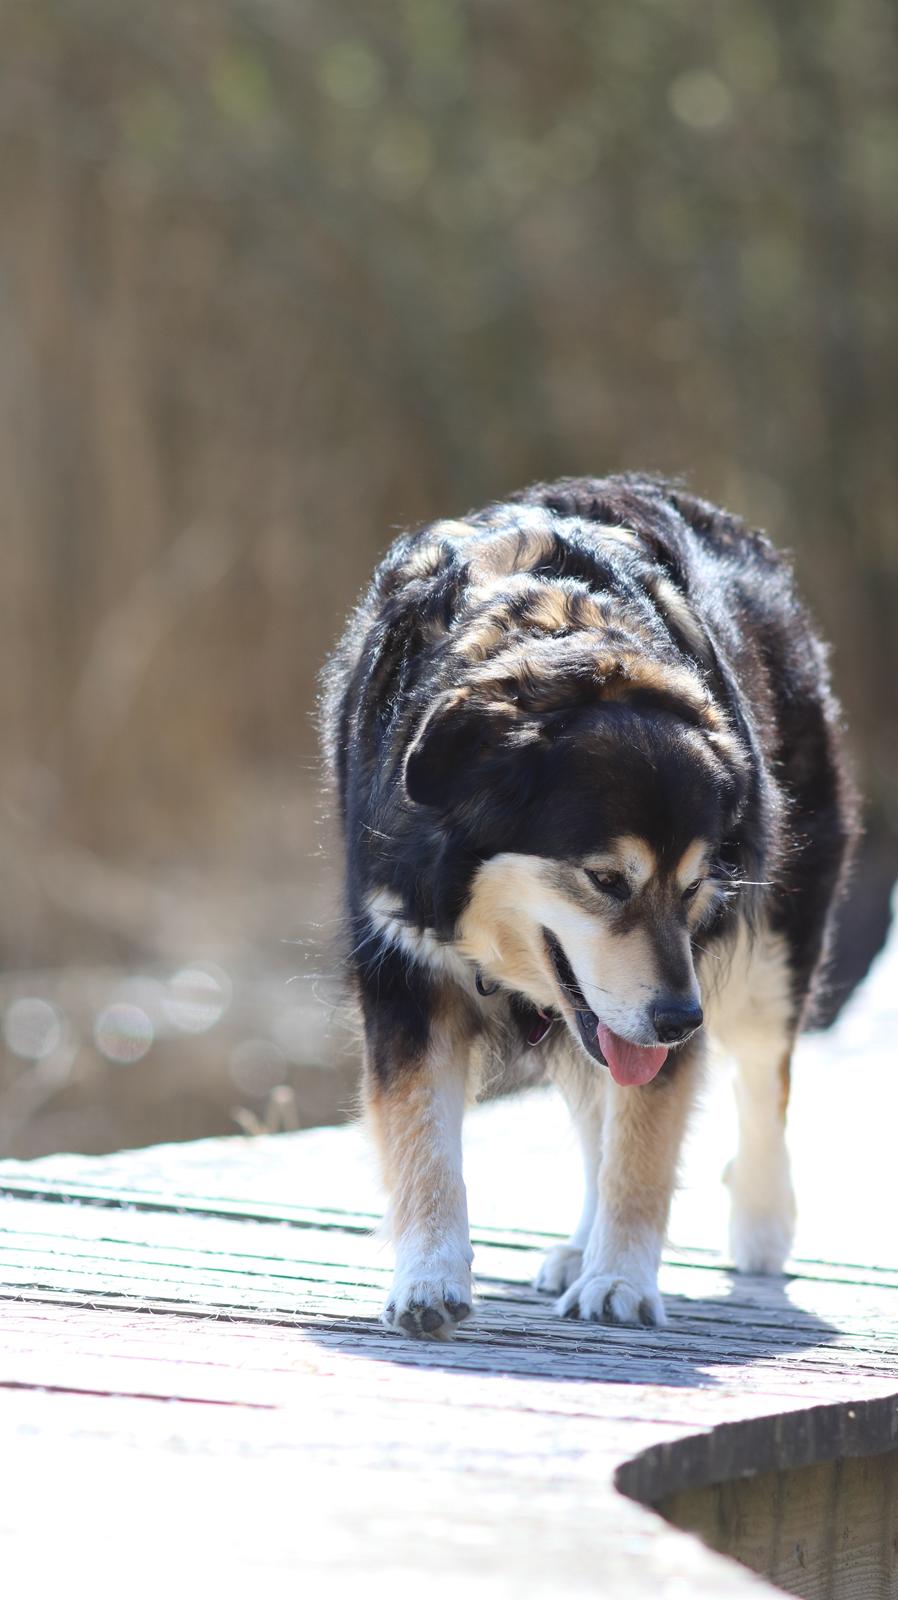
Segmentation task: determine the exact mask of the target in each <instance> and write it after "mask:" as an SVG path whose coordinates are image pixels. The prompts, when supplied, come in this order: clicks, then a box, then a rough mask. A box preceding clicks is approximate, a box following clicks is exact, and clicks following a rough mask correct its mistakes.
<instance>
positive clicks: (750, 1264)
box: [730, 1202, 795, 1276]
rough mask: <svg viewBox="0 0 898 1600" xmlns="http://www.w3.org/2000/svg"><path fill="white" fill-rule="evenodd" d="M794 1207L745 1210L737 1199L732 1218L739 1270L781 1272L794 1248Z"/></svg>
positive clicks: (733, 1246) (732, 1249)
mask: <svg viewBox="0 0 898 1600" xmlns="http://www.w3.org/2000/svg"><path fill="white" fill-rule="evenodd" d="M794 1233H795V1210H794V1207H792V1208H791V1209H790V1208H787V1207H784V1208H783V1209H780V1210H774V1211H743V1210H742V1208H741V1207H740V1206H738V1205H737V1204H736V1203H735V1202H734V1204H733V1210H732V1214H731V1217H730V1252H731V1254H732V1257H733V1261H734V1263H735V1266H736V1271H737V1272H763V1273H769V1274H770V1275H772V1276H776V1275H777V1274H781V1273H782V1271H783V1268H784V1267H785V1264H786V1261H787V1260H788V1257H789V1253H790V1251H791V1249H792V1239H793V1236H794Z"/></svg>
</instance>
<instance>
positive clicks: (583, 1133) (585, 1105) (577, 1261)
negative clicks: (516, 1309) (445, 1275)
mask: <svg viewBox="0 0 898 1600" xmlns="http://www.w3.org/2000/svg"><path fill="white" fill-rule="evenodd" d="M552 1076H553V1078H554V1080H555V1082H556V1083H557V1085H558V1087H559V1089H560V1090H561V1092H562V1094H563V1095H564V1098H565V1100H566V1102H567V1106H568V1110H569V1111H570V1114H571V1118H572V1120H573V1123H574V1127H575V1128H576V1130H577V1137H578V1139H579V1141H580V1153H581V1156H582V1159H583V1179H584V1193H583V1210H582V1212H581V1215H580V1221H579V1222H578V1223H577V1226H576V1228H575V1229H574V1231H573V1233H572V1234H571V1236H570V1238H569V1240H568V1241H567V1244H556V1245H554V1246H553V1247H552V1249H551V1250H550V1251H549V1252H548V1253H547V1255H546V1258H545V1260H544V1261H543V1264H542V1266H541V1267H540V1269H539V1272H538V1273H537V1274H536V1277H535V1278H534V1280H533V1287H534V1288H535V1289H542V1290H543V1291H544V1292H545V1293H546V1294H554V1295H558V1294H561V1293H562V1291H563V1290H565V1289H568V1288H570V1285H571V1284H572V1283H573V1282H574V1279H575V1278H578V1277H579V1276H580V1272H581V1269H582V1263H583V1251H584V1250H585V1248H586V1245H587V1242H588V1240H589V1235H590V1233H591V1232H592V1226H593V1223H594V1222H595V1216H596V1207H597V1205H598V1199H599V1187H598V1186H599V1161H600V1160H601V1154H602V1100H601V1092H600V1085H599V1082H598V1077H597V1074H596V1070H595V1068H594V1067H593V1066H591V1065H584V1066H583V1067H581V1065H580V1062H579V1061H576V1060H574V1059H573V1058H572V1054H571V1052H570V1050H566V1049H565V1048H564V1045H563V1044H562V1045H560V1046H558V1047H556V1063H555V1064H554V1067H553V1073H552Z"/></svg>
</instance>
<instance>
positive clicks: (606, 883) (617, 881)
mask: <svg viewBox="0 0 898 1600" xmlns="http://www.w3.org/2000/svg"><path fill="white" fill-rule="evenodd" d="M583 870H584V872H585V873H586V876H587V878H588V879H589V881H590V883H591V884H592V886H593V888H594V889H598V890H599V893H600V894H607V895H610V896H611V898H612V900H629V898H630V885H629V884H628V882H627V880H626V878H625V877H624V875H623V873H622V872H591V871H590V869H589V867H584V869H583Z"/></svg>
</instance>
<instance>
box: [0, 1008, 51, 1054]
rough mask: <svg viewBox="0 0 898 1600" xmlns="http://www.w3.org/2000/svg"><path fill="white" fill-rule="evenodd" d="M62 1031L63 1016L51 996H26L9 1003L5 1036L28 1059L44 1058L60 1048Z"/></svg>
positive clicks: (12, 1047)
mask: <svg viewBox="0 0 898 1600" xmlns="http://www.w3.org/2000/svg"><path fill="white" fill-rule="evenodd" d="M62 1035H63V1018H62V1016H61V1014H60V1013H59V1012H58V1011H57V1009H56V1007H55V1006H52V1005H51V1004H50V1002H49V1000H41V999H38V998H37V997H30V996H29V997H25V996H23V997H22V999H20V1000H14V1001H13V1002H12V1005H11V1006H8V1007H7V1010H6V1015H5V1016H4V1018H3V1037H4V1039H5V1040H6V1043H7V1045H8V1047H9V1049H10V1050H11V1051H12V1053H13V1055H16V1056H21V1057H22V1059H23V1060H24V1061H44V1060H45V1059H46V1057H47V1056H51V1055H52V1054H53V1052H54V1050H57V1049H58V1048H59V1045H60V1043H61V1042H62Z"/></svg>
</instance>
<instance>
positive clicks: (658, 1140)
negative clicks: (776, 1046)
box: [557, 1043, 704, 1326]
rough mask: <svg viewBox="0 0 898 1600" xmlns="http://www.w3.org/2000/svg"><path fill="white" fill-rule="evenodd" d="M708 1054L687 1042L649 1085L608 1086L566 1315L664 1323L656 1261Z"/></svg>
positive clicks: (563, 1306)
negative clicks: (593, 1193) (588, 1224)
mask: <svg viewBox="0 0 898 1600" xmlns="http://www.w3.org/2000/svg"><path fill="white" fill-rule="evenodd" d="M703 1054H704V1052H703V1048H702V1046H701V1045H700V1044H698V1043H695V1044H689V1045H687V1046H685V1047H684V1048H683V1049H682V1050H681V1051H678V1052H677V1054H676V1056H675V1057H672V1058H671V1060H670V1061H669V1062H668V1064H667V1066H666V1067H664V1068H662V1071H661V1072H660V1073H659V1075H658V1077H657V1078H656V1079H655V1080H654V1082H652V1083H649V1084H646V1085H645V1087H644V1088H621V1087H619V1085H617V1084H615V1083H612V1082H610V1081H609V1082H606V1083H605V1084H604V1086H603V1088H604V1094H605V1120H604V1135H603V1153H602V1163H601V1167H600V1169H599V1180H598V1190H599V1204H598V1210H597V1213H596V1218H595V1221H594V1223H593V1227H592V1232H591V1233H590V1236H589V1241H588V1243H587V1245H586V1249H585V1250H584V1252H583V1269H582V1271H581V1273H580V1276H579V1277H578V1278H577V1279H576V1280H575V1282H574V1283H572V1284H571V1287H570V1288H569V1289H568V1290H567V1292H566V1293H565V1294H563V1295H562V1297H561V1299H560V1300H559V1301H558V1302H557V1309H558V1311H559V1312H560V1313H561V1315H562V1316H565V1317H583V1318H584V1319H587V1320H590V1321H593V1322H602V1321H604V1322H641V1323H645V1324H648V1325H650V1326H651V1325H655V1324H659V1325H660V1324H663V1323H664V1322H665V1320H666V1318H665V1315H664V1306H663V1304H662V1301H661V1296H660V1294H659V1293H658V1267H659V1264H660V1261H661V1249H662V1246H663V1244H664V1236H665V1233H666V1231H667V1219H668V1214H669V1212H670V1202H671V1198H672V1196H673V1190H674V1184H675V1182H676V1175H677V1158H678V1155H679V1151H680V1145H681V1143H682V1138H683V1132H684V1129H685V1126H686V1119H687V1117H688V1114H689V1108H690V1106H691V1105H692V1102H693V1099H694V1095H695V1089H696V1083H697V1079H698V1076H699V1072H700V1067H701V1061H702V1058H703Z"/></svg>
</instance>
